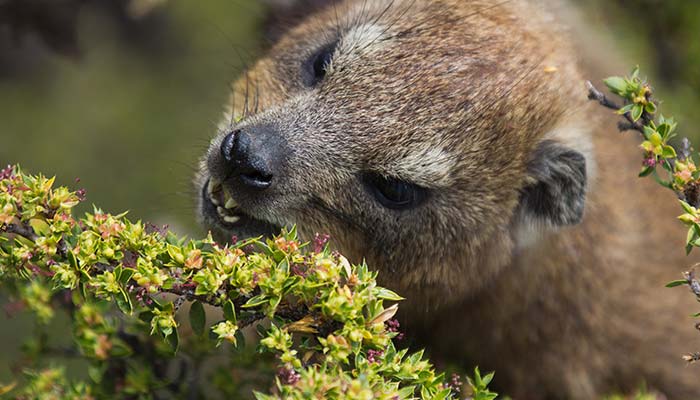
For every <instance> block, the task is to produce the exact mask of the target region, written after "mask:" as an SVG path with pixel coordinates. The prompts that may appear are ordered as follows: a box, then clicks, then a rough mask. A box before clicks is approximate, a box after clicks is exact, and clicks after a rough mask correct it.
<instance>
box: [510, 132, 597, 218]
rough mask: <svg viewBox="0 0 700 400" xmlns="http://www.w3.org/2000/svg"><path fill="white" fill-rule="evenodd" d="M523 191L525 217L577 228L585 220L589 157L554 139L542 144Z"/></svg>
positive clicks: (530, 168)
mask: <svg viewBox="0 0 700 400" xmlns="http://www.w3.org/2000/svg"><path fill="white" fill-rule="evenodd" d="M527 170H528V176H529V179H528V183H527V184H526V186H525V187H524V188H523V189H522V193H521V197H520V208H521V211H522V214H523V216H524V217H529V219H530V220H531V221H532V220H533V219H534V220H535V221H541V222H544V223H546V224H547V225H549V226H553V227H559V226H566V225H575V224H578V223H579V222H581V219H583V210H584V206H585V200H586V158H585V156H584V155H583V154H581V153H579V152H578V151H576V150H573V149H571V148H569V147H566V146H565V145H562V144H560V143H557V142H555V141H553V140H545V141H543V142H541V143H540V144H539V145H538V146H537V148H536V149H535V151H534V154H533V155H532V157H531V159H530V162H529V163H528V165H527Z"/></svg>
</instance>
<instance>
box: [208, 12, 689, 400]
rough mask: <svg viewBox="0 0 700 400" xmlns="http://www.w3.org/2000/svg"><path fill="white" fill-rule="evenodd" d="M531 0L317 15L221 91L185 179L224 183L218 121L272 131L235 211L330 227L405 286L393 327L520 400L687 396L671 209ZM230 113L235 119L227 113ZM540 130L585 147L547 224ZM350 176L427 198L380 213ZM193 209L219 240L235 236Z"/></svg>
mask: <svg viewBox="0 0 700 400" xmlns="http://www.w3.org/2000/svg"><path fill="white" fill-rule="evenodd" d="M543 4H544V3H540V2H535V1H532V2H527V1H517V0H515V1H503V2H498V1H495V0H490V1H489V0H468V1H467V0H434V1H429V0H415V1H413V0H401V1H400V0H396V1H393V2H392V1H389V0H376V1H372V0H370V1H366V0H347V1H344V2H341V3H340V4H335V5H333V6H331V7H327V8H325V9H323V10H321V11H320V13H319V14H315V15H313V16H310V17H309V18H307V19H306V20H305V21H304V22H302V23H301V24H300V25H299V26H297V27H295V28H293V29H291V30H289V31H287V32H286V33H284V35H282V36H281V38H280V40H279V41H278V42H277V43H276V44H275V45H274V46H273V47H272V48H271V49H270V51H269V53H268V55H267V56H266V57H264V58H262V59H261V60H260V61H259V62H258V63H257V64H256V65H255V66H253V68H251V70H250V71H249V72H248V73H247V74H246V75H245V76H244V77H243V78H242V79H241V80H239V81H238V82H237V83H236V84H235V86H234V88H235V90H234V96H233V98H232V99H233V101H232V103H231V105H230V110H229V111H228V112H227V118H226V123H224V124H223V125H222V127H221V133H220V134H219V135H218V136H217V137H216V138H215V139H214V140H213V142H212V150H211V151H210V152H209V154H208V156H207V157H206V159H205V161H204V163H203V170H202V176H201V177H200V178H201V179H200V180H199V182H200V184H204V182H205V180H206V179H207V178H209V177H210V176H213V177H216V178H217V179H221V180H223V179H224V178H225V175H226V173H225V171H224V169H223V167H222V166H221V163H222V161H221V159H220V156H219V155H218V154H219V152H218V148H219V147H220V145H221V142H222V138H223V136H224V135H225V134H227V133H228V132H230V131H231V130H232V129H243V130H246V129H254V128H255V127H260V126H265V127H269V129H274V130H275V132H277V134H278V135H279V136H280V137H282V138H283V143H284V146H285V148H286V149H287V150H289V151H288V152H287V153H285V154H287V155H286V156H285V159H284V162H283V163H282V164H283V167H281V168H280V170H279V171H277V172H278V173H277V175H276V176H275V179H276V184H275V186H273V187H272V188H270V189H268V190H267V191H266V192H265V194H264V195H261V196H255V195H252V194H250V193H242V192H241V193H238V192H236V191H233V197H234V198H235V200H236V201H237V202H238V203H239V207H240V212H241V213H242V214H245V215H247V216H249V217H251V218H254V219H256V220H263V221H267V222H269V223H272V224H274V225H277V226H282V225H290V224H295V223H296V224H299V225H298V227H299V229H300V231H301V233H302V235H303V236H304V237H305V238H307V239H308V238H311V237H313V234H314V233H315V232H327V233H329V234H330V235H331V236H332V237H333V244H334V245H335V246H336V247H337V248H338V249H339V250H341V251H342V252H343V253H344V254H345V255H347V256H348V257H349V258H351V259H352V260H354V261H355V262H359V261H361V260H362V259H363V258H366V260H367V262H368V263H369V264H370V265H371V266H372V267H374V268H376V269H378V270H379V271H380V279H381V280H382V283H383V284H385V285H388V286H390V287H392V288H394V289H396V290H398V291H399V292H400V293H401V294H403V295H405V296H406V297H408V299H409V300H407V301H406V302H405V304H402V305H401V307H402V311H403V313H404V314H403V318H402V321H403V322H404V323H406V324H408V331H409V332H408V333H409V336H410V337H414V338H416V339H418V340H419V344H421V345H425V346H427V347H428V349H429V351H430V352H431V354H432V355H433V356H434V357H436V358H438V359H443V360H451V361H452V362H457V363H458V364H459V365H461V366H463V367H470V366H472V365H477V364H478V365H480V366H481V367H482V369H489V370H491V369H492V370H495V371H496V372H497V375H496V381H495V385H496V387H497V388H499V389H501V390H503V391H504V393H506V394H510V395H512V396H513V397H514V398H515V399H518V400H519V399H552V398H571V399H592V398H596V397H600V396H601V395H604V394H609V393H612V392H615V391H617V390H621V391H632V390H634V389H636V388H638V387H639V385H640V384H641V383H642V382H646V383H647V385H648V386H649V387H651V388H654V389H658V390H660V391H661V392H663V393H665V394H666V395H667V396H668V397H669V398H671V399H690V398H695V397H698V395H700V388H698V386H697V385H696V382H697V378H698V377H699V376H700V370H698V369H696V368H686V367H685V366H684V365H683V362H682V360H681V359H680V355H681V354H682V353H683V352H685V351H688V350H692V349H693V348H694V345H695V344H696V343H694V341H693V339H694V338H695V335H694V332H693V331H692V324H691V320H690V319H689V318H688V314H689V313H690V312H691V311H692V310H693V306H694V305H695V304H694V302H693V301H692V299H691V296H690V295H688V294H687V293H686V292H684V291H683V290H678V289H676V290H669V289H665V288H664V287H663V286H664V284H665V283H666V282H668V281H670V280H672V279H675V278H677V277H678V276H679V272H680V271H681V270H682V269H683V268H684V267H686V266H687V265H688V264H689V260H688V259H686V258H685V257H684V254H683V244H684V243H683V238H684V231H683V229H682V228H681V227H680V226H678V224H674V217H675V216H676V215H677V214H678V213H679V209H678V207H677V206H675V202H674V198H673V195H672V194H671V193H665V192H664V191H663V189H660V188H658V187H656V186H655V185H654V184H653V182H650V181H638V180H636V179H635V176H636V172H637V171H638V169H639V161H640V160H639V158H640V157H639V151H638V150H636V146H637V141H636V139H637V138H636V137H634V136H633V135H620V134H617V133H616V132H615V130H616V129H615V126H614V122H613V118H612V117H611V118H610V119H609V120H606V121H603V122H599V121H597V120H596V118H595V117H594V115H597V114H598V115H599V114H602V113H603V112H602V111H601V110H599V109H594V108H593V106H592V105H590V104H588V102H587V101H586V93H585V90H584V88H583V81H584V77H583V76H582V74H581V73H580V71H579V67H578V64H577V61H576V58H577V57H576V54H577V53H576V50H574V49H572V48H571V46H570V44H569V41H568V39H567V38H566V34H565V32H564V29H563V28H562V27H560V26H559V25H558V24H557V23H556V22H555V21H556V20H555V19H554V17H553V16H552V15H550V13H549V12H548V11H547V10H546V8H547V7H545V6H544V5H543ZM358 27H360V28H358ZM338 32H340V35H341V36H342V37H344V38H346V39H343V41H341V44H340V50H339V51H338V53H337V54H336V56H335V57H334V59H333V66H332V68H331V70H330V71H329V73H328V75H327V76H326V78H325V80H324V81H323V82H321V83H320V84H319V85H318V86H315V87H311V88H310V87H305V86H304V84H303V81H302V79H301V78H300V76H301V75H300V74H301V72H300V70H301V69H302V65H303V63H304V60H306V59H307V58H308V57H310V56H311V55H312V54H313V53H314V52H315V51H317V49H318V48H319V47H322V46H324V45H326V44H328V43H329V41H332V40H334V38H336V37H337V35H338ZM349 32H352V34H349ZM348 37H351V38H353V40H354V41H355V42H354V43H353V42H352V40H350V39H347V38H348ZM244 99H247V108H248V109H247V110H244V108H245V107H244V105H245V104H246V101H244ZM232 114H233V115H237V116H244V117H245V118H243V120H242V121H241V122H240V123H238V124H230V123H229V122H230V121H232V120H233V115H232ZM544 141H552V142H553V143H557V144H560V145H562V146H566V147H567V148H571V149H573V150H575V151H576V152H577V153H580V154H583V155H584V156H585V157H586V167H587V168H586V171H587V174H588V184H587V198H586V203H585V204H586V206H585V207H586V209H585V215H584V218H583V222H582V223H581V224H578V225H576V226H573V227H568V226H552V224H547V223H542V222H538V221H535V220H533V218H532V217H528V216H527V213H526V211H527V210H523V208H522V205H521V199H522V196H523V193H524V192H525V191H526V190H527V189H528V188H529V187H530V186H531V185H532V184H533V181H534V180H535V178H534V177H533V176H532V174H531V173H530V172H531V171H530V167H529V166H530V165H532V162H533V157H534V156H533V154H536V153H535V151H536V149H537V148H538V146H539V145H540V144H541V143H543V142H544ZM534 161H536V160H534ZM363 171H374V172H378V173H382V174H385V175H389V176H392V177H396V178H401V179H404V180H408V181H411V182H413V183H416V184H418V185H420V186H422V187H425V188H427V189H429V190H430V197H429V198H428V200H427V201H426V202H425V204H423V205H421V206H420V207H417V208H415V209H411V210H406V211H395V210H386V209H384V208H382V207H381V206H380V205H379V204H377V202H376V201H375V200H374V199H373V198H372V197H371V196H370V195H369V194H368V193H367V190H366V188H365V186H364V185H363V184H362V182H360V180H359V178H358V174H359V173H362V172H363ZM203 219H204V221H205V223H206V224H207V225H208V226H209V227H210V228H212V229H214V230H215V231H217V232H218V234H219V235H220V236H221V237H223V238H228V237H230V235H231V234H234V233H237V232H239V231H241V232H248V231H246V230H245V229H243V228H241V229H235V228H233V229H228V228H225V227H222V226H221V225H219V224H217V222H216V221H215V219H213V218H212V217H211V216H206V215H204V216H203Z"/></svg>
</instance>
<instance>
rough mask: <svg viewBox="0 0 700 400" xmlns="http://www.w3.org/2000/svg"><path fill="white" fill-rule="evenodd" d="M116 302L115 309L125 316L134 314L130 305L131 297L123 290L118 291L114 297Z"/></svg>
mask: <svg viewBox="0 0 700 400" xmlns="http://www.w3.org/2000/svg"><path fill="white" fill-rule="evenodd" d="M114 300H116V302H117V307H119V309H120V310H121V311H122V312H123V313H124V314H126V315H131V313H132V312H134V306H133V304H132V303H131V297H130V296H129V293H127V292H126V291H125V290H124V289H119V293H118V294H116V295H115V296H114Z"/></svg>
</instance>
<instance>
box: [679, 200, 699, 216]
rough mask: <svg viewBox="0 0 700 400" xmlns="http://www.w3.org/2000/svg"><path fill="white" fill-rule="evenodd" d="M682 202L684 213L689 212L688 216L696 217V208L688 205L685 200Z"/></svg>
mask: <svg viewBox="0 0 700 400" xmlns="http://www.w3.org/2000/svg"><path fill="white" fill-rule="evenodd" d="M680 202H681V207H683V211H685V212H687V213H688V214H692V215H695V213H696V212H697V210H695V207H693V206H691V205H690V204H688V203H686V202H685V201H683V200H680Z"/></svg>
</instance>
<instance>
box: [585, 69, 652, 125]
mask: <svg viewBox="0 0 700 400" xmlns="http://www.w3.org/2000/svg"><path fill="white" fill-rule="evenodd" d="M586 88H587V89H588V99H589V100H594V101H597V102H598V103H599V104H600V105H602V106H603V107H605V108H609V109H611V110H615V111H618V110H619V109H620V108H622V107H621V106H619V105H618V104H617V103H615V102H614V101H612V100H610V99H609V98H608V97H607V96H606V95H605V94H603V92H601V91H600V90H598V89H596V87H595V86H594V85H593V83H591V81H586ZM623 116H624V117H625V119H626V120H627V123H624V122H622V123H620V124H618V126H617V128H618V129H619V130H620V131H621V132H625V131H632V130H633V131H637V132H639V133H642V134H644V125H642V124H641V123H640V122H639V121H635V120H634V119H633V118H632V114H630V113H629V112H626V113H625V114H624V115H623Z"/></svg>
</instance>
